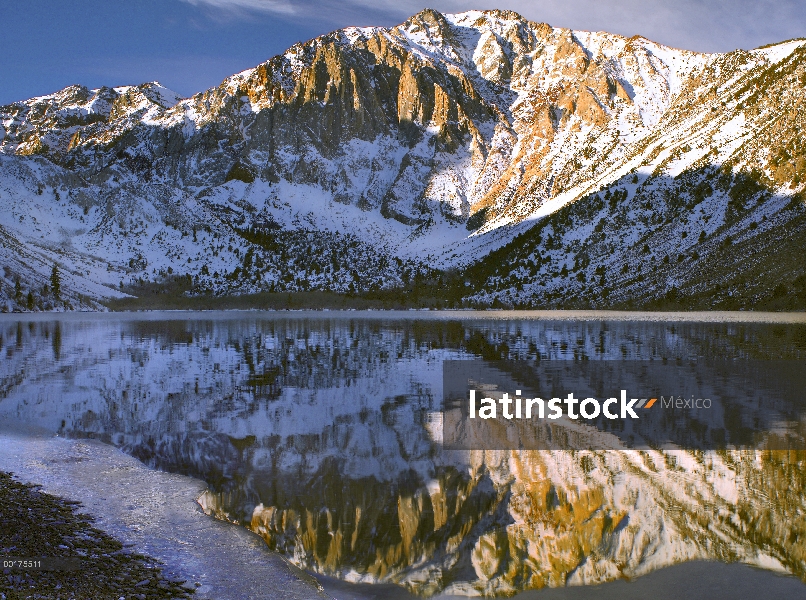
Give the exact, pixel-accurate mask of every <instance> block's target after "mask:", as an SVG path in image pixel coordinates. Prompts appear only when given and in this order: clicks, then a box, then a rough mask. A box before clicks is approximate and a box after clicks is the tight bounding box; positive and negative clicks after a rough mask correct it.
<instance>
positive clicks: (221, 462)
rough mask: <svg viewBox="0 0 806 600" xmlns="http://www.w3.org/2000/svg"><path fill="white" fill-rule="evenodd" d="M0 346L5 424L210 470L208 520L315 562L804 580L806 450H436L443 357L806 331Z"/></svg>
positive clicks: (7, 330)
mask: <svg viewBox="0 0 806 600" xmlns="http://www.w3.org/2000/svg"><path fill="white" fill-rule="evenodd" d="M0 340H2V348H0V351H2V353H3V355H4V361H3V362H2V363H0V384H1V387H0V390H1V391H0V415H2V418H4V419H11V418H15V419H24V420H25V421H27V422H28V423H32V424H39V425H42V426H45V427H48V428H50V429H52V430H54V431H58V432H60V434H62V435H71V436H92V437H98V438H101V439H104V440H106V441H108V442H111V443H114V444H115V445H117V446H119V447H121V448H122V449H123V450H125V451H126V452H128V453H131V454H133V455H134V456H136V457H138V458H140V459H141V460H142V461H144V462H145V463H147V464H149V465H151V466H154V467H158V468H161V469H165V470H169V471H174V472H180V473H185V474H188V475H192V476H194V477H198V478H201V479H203V480H204V481H206V482H207V483H208V485H209V491H208V492H207V493H206V494H205V495H204V496H203V497H202V498H201V499H200V503H201V504H202V506H203V507H204V508H205V510H206V511H207V512H209V513H210V514H214V515H216V516H218V517H221V518H225V519H229V520H232V521H235V522H237V523H239V524H241V525H243V526H245V527H248V528H250V529H251V530H253V531H255V532H256V533H258V534H259V535H261V536H262V537H263V538H264V539H265V540H266V542H267V543H268V544H269V546H270V547H271V548H273V549H275V550H277V551H279V552H282V553H283V554H285V555H286V556H288V557H289V558H290V559H291V560H293V561H294V562H295V563H296V564H297V565H299V566H301V567H304V568H307V569H310V570H312V571H316V572H320V573H327V574H330V575H334V576H336V577H339V578H343V579H345V580H349V581H364V582H393V583H397V584H399V585H402V586H405V587H407V588H408V589H410V590H412V591H415V592H417V593H419V594H423V595H429V594H433V593H436V592H439V591H448V592H452V593H459V594H470V595H474V594H504V595H507V594H514V593H516V592H518V591H520V590H525V589H533V588H541V587H545V586H550V587H553V586H561V585H589V584H596V583H600V582H604V581H610V580H613V579H617V578H623V577H628V578H633V577H639V576H641V575H643V574H645V573H648V572H650V571H653V570H655V569H659V568H662V567H665V566H668V565H672V564H675V563H678V562H682V561H686V560H692V559H709V560H719V561H728V562H730V561H742V562H746V563H750V564H755V565H758V566H760V567H763V568H769V569H776V570H780V571H782V572H788V573H793V574H795V575H796V576H798V577H801V578H804V577H806V573H805V572H804V565H805V564H806V563H804V560H805V559H806V556H804V553H805V552H806V547H805V546H804V542H803V540H804V535H806V531H804V528H805V527H806V523H805V522H804V517H803V515H804V514H806V513H804V509H805V508H806V507H804V498H803V494H802V493H801V492H802V490H803V489H804V484H806V482H805V481H804V473H806V463H805V462H804V459H805V458H806V457H804V456H803V455H802V453H799V452H790V453H786V452H777V451H719V452H717V451H683V450H629V449H624V450H596V451H592V450H579V449H577V450H572V449H569V450H562V451H505V450H500V451H479V450H474V451H447V450H444V449H442V447H441V446H440V443H439V440H440V438H441V430H440V427H439V414H440V413H439V411H440V407H441V392H442V361H443V360H444V359H451V358H471V357H484V358H485V360H488V361H494V360H499V359H501V358H510V359H519V360H535V359H536V358H537V357H540V358H541V359H543V360H545V359H549V358H551V359H571V360H573V359H574V358H577V359H586V358H587V359H591V360H598V359H616V358H622V357H626V358H630V359H648V358H655V359H663V358H666V359H669V360H675V359H676V358H680V357H687V356H705V357H708V356H721V357H732V358H736V359H742V358H749V357H753V358H772V357H775V358H798V357H802V356H803V353H804V352H805V351H806V347H805V346H804V340H806V336H804V331H803V326H797V325H790V326H786V327H782V326H779V325H735V324H718V323H715V324H692V323H690V324H674V325H667V324H662V323H612V322H610V323H609V322H600V321H591V322H561V321H556V322H545V321H544V322H540V321H517V322H516V321H484V320H477V321H450V322H443V321H439V320H426V321H420V320H405V321H395V320H390V319H385V320H371V319H365V318H361V319H354V320H350V319H321V318H313V319H312V318H274V319H270V320H261V319H257V318H251V317H247V318H240V317H239V318H228V319H222V320H209V319H204V320H195V321H175V320H174V321H160V320H151V321H148V320H145V321H144V320H140V319H138V318H131V319H124V320H89V321H82V320H73V321H64V322H61V323H57V324H54V323H45V322H42V323H8V322H6V323H4V324H3V325H2V328H0ZM614 443H617V440H616V441H615V442H614Z"/></svg>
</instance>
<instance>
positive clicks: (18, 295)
mask: <svg viewBox="0 0 806 600" xmlns="http://www.w3.org/2000/svg"><path fill="white" fill-rule="evenodd" d="M14 300H16V301H17V302H19V301H20V300H22V285H21V284H20V278H19V277H17V280H16V281H15V282H14Z"/></svg>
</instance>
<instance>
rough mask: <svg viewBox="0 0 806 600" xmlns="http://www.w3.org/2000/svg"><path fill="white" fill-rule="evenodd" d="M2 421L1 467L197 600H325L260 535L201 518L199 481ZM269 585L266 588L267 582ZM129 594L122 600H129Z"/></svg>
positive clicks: (96, 445) (106, 448)
mask: <svg viewBox="0 0 806 600" xmlns="http://www.w3.org/2000/svg"><path fill="white" fill-rule="evenodd" d="M10 425H11V424H9V423H6V424H4V427H3V430H1V431H0V471H4V472H10V473H13V474H14V479H15V480H16V481H20V482H23V483H29V484H36V485H39V486H41V488H40V491H41V492H43V493H46V494H50V495H53V496H57V497H59V498H61V499H63V500H67V501H68V502H76V501H78V502H81V504H82V506H81V507H80V509H79V511H78V512H81V513H86V514H88V515H90V516H91V517H92V518H93V519H94V522H93V526H94V527H95V528H97V529H99V530H101V531H102V532H104V533H105V534H107V535H109V536H112V537H113V538H115V539H117V540H118V541H120V542H121V543H122V544H123V545H124V546H126V547H128V549H129V550H130V551H131V552H136V553H140V554H143V555H146V556H148V557H151V558H153V559H156V560H158V561H160V562H161V563H162V570H163V572H164V573H165V576H166V577H167V578H168V579H171V580H179V581H184V582H186V584H185V585H187V586H192V588H193V589H195V594H193V598H196V599H199V600H207V599H210V600H227V599H232V600H241V599H247V598H255V599H259V598H265V597H266V592H267V586H271V587H270V588H269V589H271V593H272V598H276V599H277V600H308V599H310V600H314V599H317V600H319V599H323V598H328V597H329V596H327V595H326V594H325V593H324V591H323V590H322V588H321V586H320V585H319V584H318V582H316V581H315V580H314V579H313V577H310V576H308V575H307V574H305V573H304V572H301V571H299V569H296V568H295V567H293V566H292V565H290V563H288V561H287V560H286V559H285V558H283V557H282V556H280V555H279V554H277V553H274V552H271V551H270V550H269V549H268V548H267V547H266V545H265V542H263V540H262V539H260V537H258V536H257V535H255V534H253V533H251V532H249V531H247V530H246V529H245V528H243V527H238V526H235V525H231V524H228V523H224V522H222V521H219V520H217V519H213V518H211V517H208V516H207V515H205V514H204V512H203V511H202V509H201V507H200V506H199V505H198V504H197V502H196V498H198V496H199V495H200V494H201V493H202V492H203V491H204V490H205V489H206V486H205V484H204V483H203V482H200V481H198V480H195V479H192V478H190V477H185V476H182V475H176V474H172V473H165V472H162V471H154V470H152V469H149V468H148V467H147V466H145V465H143V464H142V463H140V462H139V461H138V460H137V459H135V458H134V457H131V456H128V455H126V454H124V453H123V452H122V451H120V450H118V449H117V448H115V447H114V446H110V445H107V444H103V443H102V442H99V441H95V440H74V439H65V438H60V437H55V436H53V435H52V434H47V433H45V432H42V431H33V430H30V429H28V430H26V429H25V428H24V427H23V426H21V425H18V426H17V427H16V428H15V429H14V430H11V429H10V428H9V426H10ZM269 582H271V583H269ZM136 593H137V592H134V591H133V592H130V594H129V595H126V599H127V600H128V599H129V598H134V597H135V596H134V595H133V594H136Z"/></svg>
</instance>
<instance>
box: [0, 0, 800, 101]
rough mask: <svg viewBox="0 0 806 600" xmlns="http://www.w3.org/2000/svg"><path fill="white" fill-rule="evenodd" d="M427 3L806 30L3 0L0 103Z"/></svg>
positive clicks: (295, 38) (747, 8)
mask: <svg viewBox="0 0 806 600" xmlns="http://www.w3.org/2000/svg"><path fill="white" fill-rule="evenodd" d="M425 7H430V8H435V9H437V10H439V11H441V12H461V11H464V10H471V9H484V8H501V9H509V10H515V11H517V12H519V13H521V14H522V15H523V16H525V17H527V18H529V19H531V20H533V21H542V22H546V23H549V24H551V25H553V26H555V27H570V28H572V29H587V30H595V31H598V30H605V31H610V32H612V33H619V34H622V35H626V36H632V35H636V34H640V35H643V36H645V37H647V38H649V39H652V40H654V41H657V42H660V43H663V44H668V45H670V46H675V47H678V48H686V49H689V50H697V51H701V52H727V51H730V50H734V49H736V48H745V49H750V48H755V47H758V46H761V45H765V44H770V43H774V42H779V41H783V40H786V39H791V38H794V37H806V0H780V1H777V2H774V1H771V0H699V1H697V0H676V1H668V0H542V1H537V2H536V1H529V0H498V1H496V0H429V2H428V3H427V4H422V3H420V2H419V1H418V0H113V1H110V0H70V2H54V1H53V0H26V1H25V2H22V3H20V2H12V0H0V14H2V15H3V27H2V31H1V32H0V57H2V58H0V104H7V103H10V102H13V101H16V100H23V99H26V98H30V97H33V96H38V95H43V94H47V93H51V92H55V91H57V90H59V89H61V88H63V87H66V86H68V85H72V84H76V83H78V84H81V85H86V86H87V87H90V88H94V87H100V86H102V85H108V86H117V85H126V84H139V83H143V82H146V81H159V82H160V83H162V84H163V85H165V86H166V87H168V88H170V89H172V90H174V91H176V92H178V93H179V94H181V95H183V96H191V95H193V94H194V93H197V92H201V91H204V90H205V89H208V88H210V87H212V86H215V85H217V84H219V83H220V82H221V81H222V80H223V79H224V78H225V77H227V76H229V75H232V74H233V73H237V72H240V71H243V70H245V69H248V68H250V67H253V66H255V65H257V64H260V63H261V62H264V61H265V60H268V59H269V58H271V57H272V56H274V55H276V54H280V53H282V52H283V51H284V50H285V49H286V48H288V47H289V46H291V45H293V44H294V43H296V42H300V41H305V40H308V39H311V38H313V37H316V36H318V35H321V34H323V33H327V32H329V31H332V30H334V29H338V28H340V27H346V26H348V25H380V26H392V25H396V24H399V23H401V22H403V21H404V20H405V19H406V18H407V17H409V16H411V15H413V14H415V13H417V12H419V11H420V10H422V9H423V8H425Z"/></svg>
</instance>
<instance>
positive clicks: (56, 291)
mask: <svg viewBox="0 0 806 600" xmlns="http://www.w3.org/2000/svg"><path fill="white" fill-rule="evenodd" d="M50 289H51V290H53V297H54V298H56V299H57V300H58V299H60V298H61V295H62V278H61V275H59V267H58V266H57V265H56V264H55V263H54V265H53V270H52V271H51V272H50Z"/></svg>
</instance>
